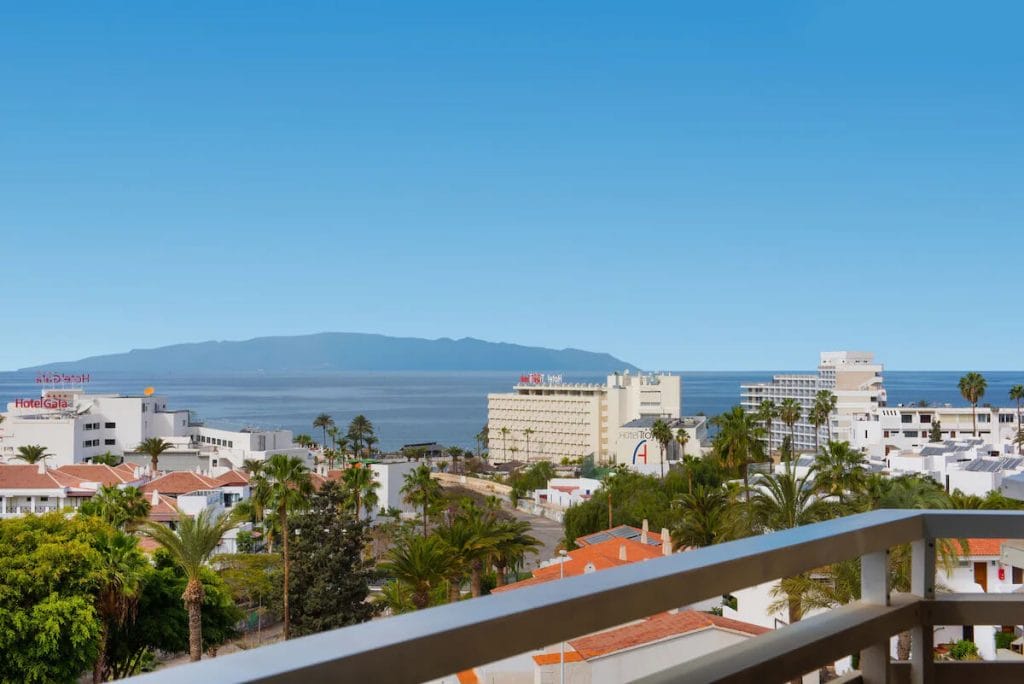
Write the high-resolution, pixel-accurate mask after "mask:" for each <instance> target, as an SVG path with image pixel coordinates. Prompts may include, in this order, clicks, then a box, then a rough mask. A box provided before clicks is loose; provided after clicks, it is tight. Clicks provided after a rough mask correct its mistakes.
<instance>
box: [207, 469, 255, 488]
mask: <svg viewBox="0 0 1024 684" xmlns="http://www.w3.org/2000/svg"><path fill="white" fill-rule="evenodd" d="M213 481H214V482H216V483H217V485H218V486H221V487H223V486H235V485H247V484H249V475H248V473H246V472H245V471H244V470H229V471H228V472H226V473H224V474H223V475H219V476H217V477H215V478H214V479H213Z"/></svg>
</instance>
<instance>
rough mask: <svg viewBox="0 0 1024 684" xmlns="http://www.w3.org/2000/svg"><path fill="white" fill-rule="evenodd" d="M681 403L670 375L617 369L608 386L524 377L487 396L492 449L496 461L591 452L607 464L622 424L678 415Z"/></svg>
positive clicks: (675, 378) (679, 385)
mask: <svg viewBox="0 0 1024 684" xmlns="http://www.w3.org/2000/svg"><path fill="white" fill-rule="evenodd" d="M681 407H682V382H681V380H680V378H679V376H678V375H672V374H669V373H659V374H631V373H630V372H629V371H625V372H623V373H613V374H612V375H609V376H608V379H607V382H606V383H605V384H604V385H601V384H598V383H589V384H586V383H565V382H563V381H562V378H561V376H551V375H549V376H544V375H542V374H540V373H533V374H530V375H524V376H522V377H520V381H519V383H518V384H517V385H515V387H514V388H513V391H512V392H509V393H495V394H488V395H487V427H488V450H489V452H490V455H491V459H492V460H493V461H511V460H519V461H526V460H530V461H532V460H536V459H544V460H548V461H554V462H558V461H560V460H562V459H563V458H565V457H568V458H581V457H584V456H590V455H593V456H594V458H595V459H596V460H597V461H599V462H607V461H609V460H611V458H612V450H613V448H614V442H615V437H616V435H615V430H616V429H617V428H618V427H619V426H621V425H624V424H626V423H628V422H629V421H631V420H636V419H637V418H641V417H644V416H657V417H664V418H678V417H679V415H680V410H681Z"/></svg>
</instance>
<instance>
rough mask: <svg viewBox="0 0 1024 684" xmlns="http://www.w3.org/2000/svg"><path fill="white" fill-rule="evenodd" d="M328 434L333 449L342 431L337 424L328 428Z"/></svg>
mask: <svg viewBox="0 0 1024 684" xmlns="http://www.w3.org/2000/svg"><path fill="white" fill-rule="evenodd" d="M327 434H328V436H329V437H330V438H331V449H332V450H333V449H334V445H335V444H337V443H338V435H340V434H341V433H340V432H338V427H337V426H336V425H332V426H331V427H329V428H327Z"/></svg>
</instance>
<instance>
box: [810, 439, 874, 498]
mask: <svg viewBox="0 0 1024 684" xmlns="http://www.w3.org/2000/svg"><path fill="white" fill-rule="evenodd" d="M865 465H867V461H866V460H865V458H864V455H863V454H862V453H860V452H859V451H855V450H854V449H851V448H850V443H849V442H832V441H830V442H829V443H828V444H826V445H825V446H823V447H822V448H821V450H820V451H819V452H818V454H817V455H816V456H815V457H814V469H815V472H816V473H817V477H816V478H815V481H814V482H815V485H816V486H817V487H818V491H820V492H823V493H825V494H828V495H830V496H838V497H839V498H840V499H841V500H842V499H843V498H844V497H846V496H847V495H848V494H855V493H857V492H859V491H860V489H861V486H862V485H863V483H864V478H865V476H866V475H867V471H865V470H864V466H865Z"/></svg>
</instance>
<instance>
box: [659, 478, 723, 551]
mask: <svg viewBox="0 0 1024 684" xmlns="http://www.w3.org/2000/svg"><path fill="white" fill-rule="evenodd" d="M679 503H680V507H681V509H682V515H681V517H680V518H679V522H678V523H677V524H676V525H675V527H673V528H672V539H673V541H675V543H676V547H677V548H687V547H690V546H711V545H712V544H718V543H719V542H723V541H728V540H729V539H731V538H732V534H731V531H732V524H731V522H732V521H731V520H730V516H729V511H730V508H731V506H732V504H733V502H732V501H731V500H730V498H729V495H728V493H727V492H726V491H725V489H723V488H722V487H705V486H704V485H701V484H698V485H697V486H696V487H694V488H693V491H690V492H687V493H686V494H683V496H682V498H681V499H680V501H679Z"/></svg>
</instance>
